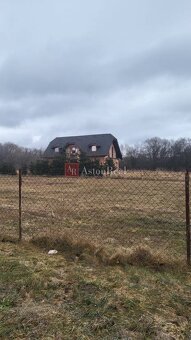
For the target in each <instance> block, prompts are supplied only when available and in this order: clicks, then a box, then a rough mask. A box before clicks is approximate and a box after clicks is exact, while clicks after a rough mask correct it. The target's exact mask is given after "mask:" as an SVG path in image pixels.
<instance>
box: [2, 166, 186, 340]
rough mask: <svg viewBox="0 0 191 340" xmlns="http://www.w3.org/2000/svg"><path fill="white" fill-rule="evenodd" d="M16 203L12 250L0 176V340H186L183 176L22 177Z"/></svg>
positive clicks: (8, 194) (7, 181)
mask: <svg viewBox="0 0 191 340" xmlns="http://www.w3.org/2000/svg"><path fill="white" fill-rule="evenodd" d="M22 195H23V200H22V201H23V202H22V225H23V242H21V243H19V242H14V238H17V235H18V178H17V177H16V176H13V177H3V176H1V177H0V216H1V219H0V227H1V238H2V239H1V240H2V241H3V242H0V338H1V339H14V340H15V339H35V340H36V339H43V340H49V339H56V340H60V339H61V340H62V339H64V340H71V339H72V340H73V339H74V340H78V339H85V340H90V339H96V340H97V339H100V340H101V339H105V340H118V339H121V340H130V339H132V340H134V339H135V340H149V339H152V340H173V339H176V340H184V339H186V340H189V339H190V337H191V317H190V316H191V303H190V301H191V272H190V268H188V267H187V266H186V264H185V257H186V256H185V255H186V251H185V248H186V247H185V245H186V243H185V193H184V174H183V173H171V174H170V173H152V172H141V173H140V172H136V173H127V174H125V175H124V176H121V175H120V178H116V176H115V177H112V178H101V179H96V178H77V179H70V178H61V177H60V178H58V177H57V178H48V177H29V176H27V177H23V184H22ZM10 241H11V242H10ZM52 248H53V249H57V250H58V254H57V255H53V256H50V255H48V250H50V249H52ZM165 262H166V263H165Z"/></svg>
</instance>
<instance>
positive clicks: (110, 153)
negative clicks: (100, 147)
mask: <svg viewBox="0 0 191 340" xmlns="http://www.w3.org/2000/svg"><path fill="white" fill-rule="evenodd" d="M109 157H110V158H112V159H115V158H116V150H115V147H114V145H113V144H112V145H111V146H110V149H109Z"/></svg>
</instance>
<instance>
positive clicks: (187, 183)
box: [185, 171, 191, 265]
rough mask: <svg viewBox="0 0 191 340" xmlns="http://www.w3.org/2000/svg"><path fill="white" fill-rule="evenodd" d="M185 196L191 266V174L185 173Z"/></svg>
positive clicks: (190, 262)
mask: <svg viewBox="0 0 191 340" xmlns="http://www.w3.org/2000/svg"><path fill="white" fill-rule="evenodd" d="M185 196H186V244H187V264H188V265H190V264H191V259H190V255H191V254H190V253H191V240H190V173H189V172H188V171H186V173H185Z"/></svg>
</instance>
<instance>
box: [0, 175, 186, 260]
mask: <svg viewBox="0 0 191 340" xmlns="http://www.w3.org/2000/svg"><path fill="white" fill-rule="evenodd" d="M184 190H185V189H184V173H168V172H149V171H142V172H138V171H137V172H131V171H129V172H126V174H123V175H118V176H116V175H113V176H112V177H109V178H65V177H42V176H41V177H36V176H35V177H32V176H26V177H23V183H22V225H23V237H24V239H27V238H29V237H31V236H35V237H37V236H40V235H42V234H51V235H52V234H57V233H58V232H59V234H62V233H64V232H66V231H67V232H69V233H71V235H72V237H76V238H79V237H80V238H83V239H84V240H91V241H93V242H95V243H96V244H98V245H103V244H104V245H108V244H109V245H110V248H111V247H112V246H113V247H115V249H116V247H125V248H133V247H137V246H140V245H141V246H145V247H149V248H151V249H152V251H153V252H154V253H155V254H161V255H163V256H165V257H166V258H167V259H170V260H172V259H176V260H184V259H185V255H186V247H185V244H186V243H185V191H184ZM0 212H1V221H0V223H1V228H2V233H4V234H6V235H10V234H11V235H12V236H15V235H16V233H17V231H18V178H17V177H14V176H12V177H9V176H8V177H7V176H4V177H3V176H1V177H0Z"/></svg>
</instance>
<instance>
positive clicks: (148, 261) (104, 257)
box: [31, 233, 165, 268]
mask: <svg viewBox="0 0 191 340" xmlns="http://www.w3.org/2000/svg"><path fill="white" fill-rule="evenodd" d="M31 242H32V243H33V244H34V245H35V246H38V247H40V248H43V249H46V250H50V249H56V250H58V251H60V252H63V253H70V255H71V256H73V257H78V258H79V259H85V258H86V257H85V256H84V255H85V254H88V255H91V257H92V259H93V258H96V259H97V260H98V261H99V262H100V263H102V264H104V265H110V266H113V265H122V266H125V265H128V264H129V265H139V266H149V267H154V268H158V267H161V265H164V264H165V263H164V261H162V260H161V259H160V258H159V257H156V256H154V255H153V254H152V252H151V250H150V249H149V248H147V247H137V248H135V249H128V248H124V247H118V248H117V247H116V249H115V250H113V248H112V250H111V248H110V247H109V246H107V245H105V246H102V247H100V246H98V245H96V244H95V243H93V242H90V241H88V240H84V239H82V238H77V239H76V238H75V237H73V236H72V235H70V234H69V233H65V234H62V235H54V236H53V237H50V236H39V237H34V238H32V240H31Z"/></svg>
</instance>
